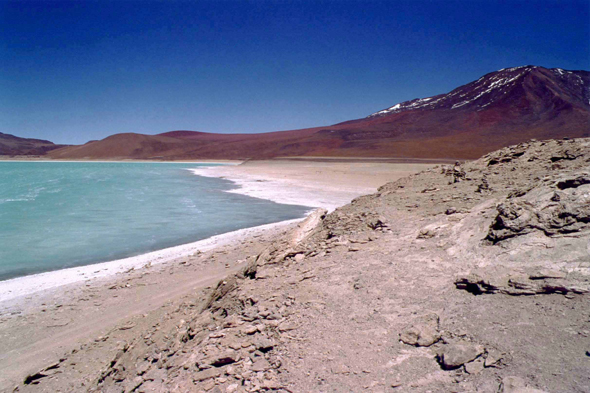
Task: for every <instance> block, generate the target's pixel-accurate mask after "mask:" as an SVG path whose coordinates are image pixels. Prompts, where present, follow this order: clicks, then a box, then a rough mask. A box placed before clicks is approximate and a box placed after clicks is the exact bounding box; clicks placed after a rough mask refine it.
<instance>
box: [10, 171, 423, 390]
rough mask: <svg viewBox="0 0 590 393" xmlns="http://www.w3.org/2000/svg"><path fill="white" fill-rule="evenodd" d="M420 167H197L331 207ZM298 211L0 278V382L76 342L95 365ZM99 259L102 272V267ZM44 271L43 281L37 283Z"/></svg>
mask: <svg viewBox="0 0 590 393" xmlns="http://www.w3.org/2000/svg"><path fill="white" fill-rule="evenodd" d="M429 166H430V165H424V164H422V165H405V164H380V163H379V164H370V163H363V164H360V163H355V164H353V165H349V164H342V163H336V164H332V163H323V164H318V163H300V162H276V161H273V162H246V163H243V164H241V165H231V166H229V165H228V166H209V167H203V169H202V174H208V175H210V176H213V177H221V178H225V179H228V180H232V181H234V182H235V183H236V188H235V189H232V190H228V191H226V192H234V193H235V192H237V193H244V194H246V195H250V196H255V197H258V198H262V197H264V198H265V199H270V200H275V201H278V202H281V203H285V202H286V201H287V199H288V198H290V199H293V198H295V197H296V198H299V200H302V202H298V203H299V204H304V205H306V206H310V205H314V204H315V205H319V206H328V207H331V208H332V209H335V208H336V207H338V206H342V205H345V204H347V203H348V202H350V200H351V199H353V198H356V197H358V196H360V195H364V194H367V193H372V192H375V191H376V190H377V188H378V187H380V186H382V185H383V184H385V183H387V182H390V181H395V180H397V179H399V178H401V177H404V176H407V175H408V174H410V173H416V172H419V171H421V170H424V169H425V168H427V167H429ZM199 169H200V168H199ZM222 169H223V171H226V173H220V172H219V171H221V170H222ZM195 175H196V174H195ZM199 175H200V174H199ZM302 219H303V218H302ZM302 219H295V220H288V221H282V222H278V223H272V224H267V225H264V226H262V227H254V228H244V229H241V230H238V231H234V232H229V233H226V234H221V235H217V236H214V237H211V238H208V239H204V240H201V241H198V242H194V243H189V244H188V245H181V246H176V247H172V248H169V249H164V250H160V251H156V252H153V253H149V254H142V255H139V256H137V257H132V258H126V259H123V260H118V261H111V262H105V263H102V264H94V265H87V266H84V267H77V268H70V269H69V270H58V271H54V272H50V273H42V274H40V275H32V276H25V277H21V278H16V279H13V280H8V281H4V282H0V288H2V290H3V293H4V295H3V296H4V299H5V300H2V301H0V327H1V329H0V335H2V336H3V337H6V338H7V339H6V340H2V341H1V342H0V385H6V386H8V385H12V386H14V384H17V383H19V381H21V383H22V380H23V378H25V376H27V375H32V374H35V373H36V372H37V371H38V370H41V369H42V368H44V367H47V365H48V364H53V363H54V362H55V360H56V359H61V358H63V357H64V356H68V355H64V354H71V353H73V352H72V351H77V350H78V349H80V348H84V350H83V351H81V352H80V353H81V356H83V362H84V364H85V367H90V368H101V367H104V362H107V361H108V359H107V358H105V356H107V357H108V354H109V353H110V352H109V351H111V350H112V349H113V348H114V347H113V346H114V345H116V344H117V342H119V341H121V340H125V341H126V340H130V339H131V338H132V337H134V334H136V333H135V332H136V331H139V330H141V329H149V328H150V326H153V323H154V321H160V320H162V318H165V315H166V314H167V313H174V312H176V311H175V310H177V307H179V304H180V303H181V302H183V301H185V302H186V301H188V302H191V303H192V302H195V301H197V300H196V299H201V300H204V299H205V298H206V296H209V295H208V294H209V291H210V289H211V288H213V287H215V286H216V285H217V284H218V283H219V282H220V280H224V279H225V278H227V277H228V275H230V274H232V273H236V272H238V271H239V269H241V268H243V267H244V266H245V265H246V264H247V263H250V262H253V261H255V260H256V258H257V256H258V255H261V253H263V252H264V251H265V250H266V249H267V248H268V247H269V245H271V244H274V243H273V242H275V241H276V239H278V238H279V237H280V236H283V235H284V234H285V233H287V232H288V231H289V230H290V229H292V228H294V227H295V225H296V224H295V222H298V221H300V220H302ZM197 250H198V251H201V252H197ZM181 251H182V252H181ZM122 261H123V262H124V263H121V262H122ZM149 262H151V263H149ZM146 265H147V266H146ZM103 266H104V267H103ZM106 266H109V267H110V270H103V269H106ZM64 272H66V274H65V275H64ZM82 273H85V274H82ZM47 277H52V279H50V280H47V281H46V282H45V283H43V282H39V278H43V279H45V278H47ZM67 279H69V280H71V281H68V282H66V280H67ZM35 281H36V283H35ZM25 283H27V284H25ZM42 285H43V286H42ZM9 287H10V288H9ZM9 291H11V292H9ZM25 292H27V294H25ZM106 338H108V339H106ZM105 340H106V341H105ZM88 351H90V352H88ZM94 351H98V352H94ZM0 390H1V389H0Z"/></svg>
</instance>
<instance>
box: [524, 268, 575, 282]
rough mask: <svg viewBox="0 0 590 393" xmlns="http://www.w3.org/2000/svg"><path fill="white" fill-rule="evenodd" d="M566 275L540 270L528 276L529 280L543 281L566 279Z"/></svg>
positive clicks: (554, 271) (555, 271)
mask: <svg viewBox="0 0 590 393" xmlns="http://www.w3.org/2000/svg"><path fill="white" fill-rule="evenodd" d="M566 277H567V274H566V273H564V272H560V271H557V270H549V269H542V270H539V271H537V272H535V273H533V274H531V275H530V276H529V278H530V279H531V280H543V279H546V278H566Z"/></svg>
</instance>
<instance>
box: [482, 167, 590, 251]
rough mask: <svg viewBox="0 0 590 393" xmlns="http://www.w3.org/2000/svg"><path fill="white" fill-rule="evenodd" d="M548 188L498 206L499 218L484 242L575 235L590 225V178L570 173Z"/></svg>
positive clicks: (551, 180) (541, 186)
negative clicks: (540, 234)
mask: <svg viewBox="0 0 590 393" xmlns="http://www.w3.org/2000/svg"><path fill="white" fill-rule="evenodd" d="M546 181H547V182H552V184H550V185H545V184H542V185H540V186H537V187H534V188H532V189H531V190H528V191H526V192H522V193H520V194H519V195H518V196H517V197H513V198H509V199H508V200H507V201H506V202H503V203H501V204H499V205H498V208H497V209H498V215H497V216H496V218H495V219H494V221H493V223H492V225H491V226H490V231H489V233H488V236H487V237H486V239H487V240H489V241H490V242H492V243H494V244H496V243H498V242H501V241H503V240H505V239H509V238H512V237H515V236H521V235H525V234H528V233H531V232H533V231H541V232H543V233H544V234H545V235H546V236H566V235H567V236H574V235H579V234H580V232H581V231H587V230H588V229H589V224H590V175H589V174H588V173H585V172H579V173H572V174H571V175H569V176H566V177H563V178H560V179H559V180H557V181H553V179H547V180H546Z"/></svg>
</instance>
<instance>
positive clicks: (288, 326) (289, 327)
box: [278, 322, 297, 332]
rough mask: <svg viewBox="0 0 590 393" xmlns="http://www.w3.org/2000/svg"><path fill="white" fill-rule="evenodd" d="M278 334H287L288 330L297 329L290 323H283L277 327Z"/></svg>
mask: <svg viewBox="0 0 590 393" xmlns="http://www.w3.org/2000/svg"><path fill="white" fill-rule="evenodd" d="M278 329H279V332H288V331H290V330H295V329H297V327H296V326H295V325H294V324H292V323H290V322H283V323H281V324H280V325H279V326H278Z"/></svg>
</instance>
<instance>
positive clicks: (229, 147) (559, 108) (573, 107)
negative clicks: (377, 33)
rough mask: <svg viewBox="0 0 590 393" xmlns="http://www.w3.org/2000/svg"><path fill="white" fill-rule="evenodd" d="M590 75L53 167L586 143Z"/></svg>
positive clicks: (517, 71)
mask: <svg viewBox="0 0 590 393" xmlns="http://www.w3.org/2000/svg"><path fill="white" fill-rule="evenodd" d="M589 86H590V72H588V71H567V70H563V69H560V68H553V69H547V68H543V67H538V66H523V67H515V68H508V69H502V70H499V71H496V72H492V73H489V74H486V75H484V76H482V77H481V78H479V79H478V80H476V81H474V82H471V83H468V84H466V85H464V86H461V87H458V88H456V89H455V90H453V91H451V92H449V93H447V94H440V95H437V96H433V97H427V98H421V99H414V100H411V101H406V102H402V103H399V104H396V105H394V106H392V107H390V108H387V109H384V110H381V111H378V112H376V113H373V114H372V115H369V116H367V117H366V118H362V119H357V120H351V121H347V122H344V123H339V124H335V125H332V126H327V127H316V128H308V129H302V130H292V131H279V132H270V133H261V134H212V133H205V132H195V131H172V132H167V133H164V134H159V135H141V134H117V135H112V136H110V137H108V138H106V139H103V140H101V141H95V142H90V143H87V144H85V145H83V146H71V147H65V148H62V149H57V150H54V151H52V152H50V153H49V155H50V156H51V157H54V158H90V159H94V158H111V159H116V158H134V159H140V158H141V159H199V158H213V159H220V158H227V159H246V158H255V159H256V158H259V159H262V158H273V157H285V156H308V157H313V156H336V157H338V156H340V157H400V158H435V159H442V158H456V159H470V158H476V157H479V156H481V155H483V154H485V153H488V152H490V151H493V150H496V149H499V148H501V147H504V146H507V145H511V144H516V143H520V142H524V141H527V140H530V139H552V138H564V137H569V138H576V137H588V136H590V90H589Z"/></svg>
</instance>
